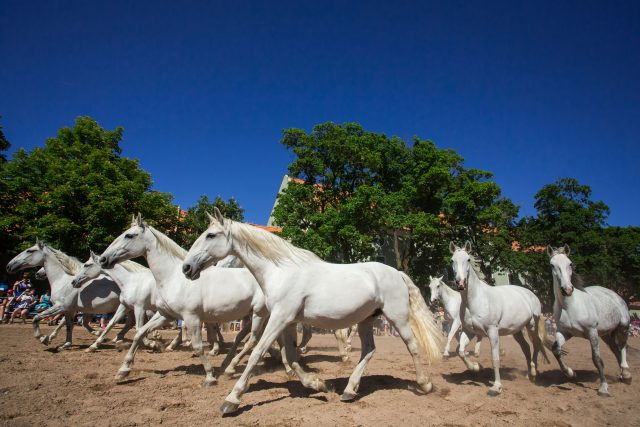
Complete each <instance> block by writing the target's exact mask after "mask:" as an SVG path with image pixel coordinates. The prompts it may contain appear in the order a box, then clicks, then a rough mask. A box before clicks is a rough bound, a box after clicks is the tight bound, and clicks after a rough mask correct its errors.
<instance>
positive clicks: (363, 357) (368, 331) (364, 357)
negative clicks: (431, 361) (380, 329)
mask: <svg viewBox="0 0 640 427" xmlns="http://www.w3.org/2000/svg"><path fill="white" fill-rule="evenodd" d="M374 321H375V317H368V318H367V319H365V320H363V321H362V322H361V323H359V324H358V334H360V343H361V344H360V347H361V349H360V361H359V362H358V364H357V365H356V367H355V369H354V370H353V373H351V376H350V377H349V382H348V383H347V387H345V389H344V392H343V393H342V396H341V397H340V400H342V401H343V402H347V401H350V400H353V399H355V397H356V394H357V392H358V387H360V379H361V378H362V374H363V373H364V369H365V368H366V367H367V363H368V362H369V360H370V359H371V357H372V356H373V353H375V351H376V346H375V343H374V341H373V322H374ZM396 328H397V327H396ZM405 332H406V331H405ZM398 333H400V331H399V330H398ZM400 334H401V333H400ZM401 336H402V334H401ZM403 339H404V338H403ZM405 342H406V340H405ZM414 344H415V347H416V350H417V347H418V345H417V343H415V338H414ZM407 345H408V344H407Z"/></svg>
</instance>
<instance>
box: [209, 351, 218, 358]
mask: <svg viewBox="0 0 640 427" xmlns="http://www.w3.org/2000/svg"><path fill="white" fill-rule="evenodd" d="M218 354H220V351H219V350H211V351H210V352H209V353H208V355H209V356H211V357H215V356H217V355H218Z"/></svg>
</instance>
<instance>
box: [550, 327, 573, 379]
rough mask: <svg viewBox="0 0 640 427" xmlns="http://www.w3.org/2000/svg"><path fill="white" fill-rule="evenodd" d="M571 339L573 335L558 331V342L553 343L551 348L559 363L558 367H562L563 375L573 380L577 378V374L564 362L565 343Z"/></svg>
mask: <svg viewBox="0 0 640 427" xmlns="http://www.w3.org/2000/svg"><path fill="white" fill-rule="evenodd" d="M571 337H572V335H571V334H569V333H563V332H560V331H557V332H556V342H554V343H553V347H551V352H552V353H553V355H554V356H555V358H556V360H557V361H558V365H559V366H560V370H561V371H562V373H564V374H565V375H566V376H567V378H571V379H573V378H575V377H576V374H575V372H573V369H571V368H570V367H569V366H567V365H566V364H565V363H564V360H562V346H563V345H564V343H565V342H567V341H569V340H570V339H571Z"/></svg>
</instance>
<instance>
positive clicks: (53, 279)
mask: <svg viewBox="0 0 640 427" xmlns="http://www.w3.org/2000/svg"><path fill="white" fill-rule="evenodd" d="M44 271H45V272H46V273H47V279H48V280H49V285H50V286H51V297H52V298H55V297H54V295H56V294H57V293H58V292H59V291H61V290H62V289H63V288H65V287H69V286H70V284H71V280H70V279H71V277H72V276H71V275H69V274H67V273H66V272H65V271H64V268H62V265H61V264H60V261H58V258H57V257H56V256H55V255H54V254H53V253H52V252H51V251H46V252H45V258H44Z"/></svg>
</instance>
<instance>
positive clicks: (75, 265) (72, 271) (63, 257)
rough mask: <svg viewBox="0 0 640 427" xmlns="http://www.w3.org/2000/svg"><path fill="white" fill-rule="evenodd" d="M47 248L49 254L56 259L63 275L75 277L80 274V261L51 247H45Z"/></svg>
mask: <svg viewBox="0 0 640 427" xmlns="http://www.w3.org/2000/svg"><path fill="white" fill-rule="evenodd" d="M47 248H49V250H50V251H51V253H52V254H53V255H54V256H55V257H56V259H57V260H58V262H59V263H60V266H61V267H62V270H64V272H65V273H67V274H69V275H71V276H75V275H76V274H78V273H79V272H80V269H81V268H82V262H80V260H78V259H77V258H74V257H72V256H69V255H67V254H65V253H64V252H62V251H60V250H58V249H54V248H52V247H51V246H47Z"/></svg>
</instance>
